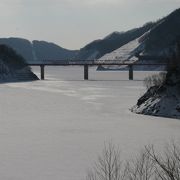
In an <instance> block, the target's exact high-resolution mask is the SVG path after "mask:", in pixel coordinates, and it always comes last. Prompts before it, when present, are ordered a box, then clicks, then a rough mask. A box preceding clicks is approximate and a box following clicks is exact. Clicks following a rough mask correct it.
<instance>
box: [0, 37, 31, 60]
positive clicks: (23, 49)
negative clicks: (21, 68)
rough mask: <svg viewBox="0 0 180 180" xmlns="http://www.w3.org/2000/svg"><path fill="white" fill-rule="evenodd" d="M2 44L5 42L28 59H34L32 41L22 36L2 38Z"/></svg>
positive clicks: (0, 41)
mask: <svg viewBox="0 0 180 180" xmlns="http://www.w3.org/2000/svg"><path fill="white" fill-rule="evenodd" d="M0 44H5V45H7V46H8V47H11V48H13V49H14V50H15V51H16V52H17V53H18V54H20V55H21V56H23V58H24V59H25V60H27V61H32V60H33V54H32V44H31V42H30V41H28V40H26V39H22V38H0Z"/></svg>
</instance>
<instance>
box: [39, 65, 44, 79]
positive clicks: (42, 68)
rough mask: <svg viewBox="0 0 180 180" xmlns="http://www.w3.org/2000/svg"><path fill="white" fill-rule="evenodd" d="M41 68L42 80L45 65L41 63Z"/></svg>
mask: <svg viewBox="0 0 180 180" xmlns="http://www.w3.org/2000/svg"><path fill="white" fill-rule="evenodd" d="M40 69H41V80H44V65H40Z"/></svg>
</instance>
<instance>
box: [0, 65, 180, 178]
mask: <svg viewBox="0 0 180 180" xmlns="http://www.w3.org/2000/svg"><path fill="white" fill-rule="evenodd" d="M35 70H37V69H35ZM46 70H47V73H46V75H47V76H46V77H47V80H45V81H35V82H26V83H9V84H1V85H0V90H1V93H0V115H1V118H0V123H1V126H0V144H1V148H0V162H1V164H0V178H1V179H4V180H9V179H13V180H24V179H26V180H32V179H33V180H39V179H43V180H59V179H62V180H79V179H83V178H84V176H85V174H86V170H87V168H88V167H90V166H91V165H92V163H93V162H94V160H96V156H97V154H98V153H100V152H101V150H102V148H103V144H104V142H105V141H106V142H107V141H112V142H114V143H115V144H119V147H120V149H121V150H122V154H123V157H130V156H131V155H132V154H134V153H135V152H137V151H138V149H139V148H141V147H143V146H144V145H145V144H149V143H155V144H157V145H158V146H160V145H162V144H164V142H167V141H168V140H171V139H180V133H179V130H180V121H179V120H174V119H168V118H158V117H150V116H143V115H137V114H134V113H131V112H130V110H129V109H130V108H131V107H132V106H133V105H134V104H135V103H136V102H137V99H138V98H139V97H140V96H141V95H142V94H143V93H144V92H145V88H144V87H143V82H142V81H139V80H140V79H143V78H144V77H143V78H142V75H143V74H142V72H141V73H136V74H135V79H137V80H136V81H128V80H127V79H128V72H117V73H114V72H103V73H101V72H95V71H94V69H91V70H90V78H91V80H90V81H81V79H83V70H82V68H81V67H77V68H74V67H67V68H64V69H63V68H59V67H57V68H49V69H46ZM92 73H94V74H92ZM146 73H147V72H146ZM110 79H111V80H113V81H109V80H110ZM96 80H104V81H96Z"/></svg>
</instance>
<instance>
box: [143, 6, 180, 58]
mask: <svg viewBox="0 0 180 180" xmlns="http://www.w3.org/2000/svg"><path fill="white" fill-rule="evenodd" d="M178 39H180V8H179V9H177V10H175V11H174V12H172V13H171V14H170V15H168V16H167V17H165V18H163V19H162V20H161V21H160V22H159V23H158V24H157V25H156V26H154V27H153V28H152V29H151V31H150V32H149V34H148V36H147V37H146V41H145V49H144V51H143V53H144V54H151V55H168V53H170V51H171V50H172V48H173V47H174V44H175V43H176V41H177V40H178Z"/></svg>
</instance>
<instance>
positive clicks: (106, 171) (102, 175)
mask: <svg viewBox="0 0 180 180" xmlns="http://www.w3.org/2000/svg"><path fill="white" fill-rule="evenodd" d="M86 179H87V180H121V159H120V152H119V150H118V149H116V148H115V146H114V145H113V144H112V143H109V144H108V145H105V147H104V150H103V152H102V155H101V156H99V157H98V160H97V162H96V163H95V166H94V168H93V170H92V171H90V172H89V173H88V176H87V178H86Z"/></svg>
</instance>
